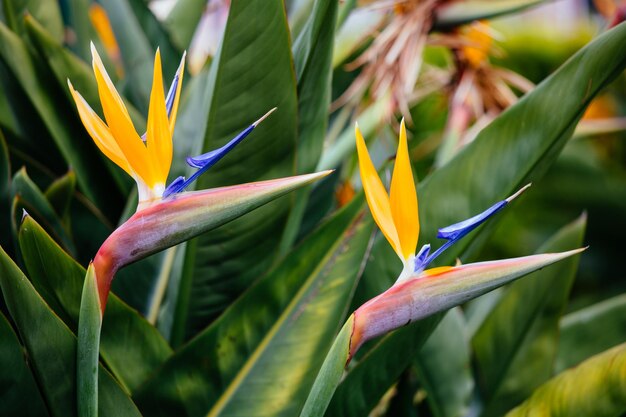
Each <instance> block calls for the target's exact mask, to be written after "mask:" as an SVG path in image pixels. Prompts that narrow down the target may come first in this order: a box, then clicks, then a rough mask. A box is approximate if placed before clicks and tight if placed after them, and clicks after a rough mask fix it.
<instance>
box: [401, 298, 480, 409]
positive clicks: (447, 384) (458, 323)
mask: <svg viewBox="0 0 626 417" xmlns="http://www.w3.org/2000/svg"><path fill="white" fill-rule="evenodd" d="M413 363H414V365H415V367H416V368H417V376H418V378H419V382H420V383H421V385H422V387H423V389H424V390H425V391H426V401H428V404H429V406H430V409H431V410H432V413H433V415H434V416H436V417H458V416H464V415H467V413H468V412H469V405H470V400H471V395H472V389H473V388H474V379H473V377H472V374H471V372H470V369H471V367H470V339H469V334H468V333H467V329H466V323H465V318H464V317H463V313H462V312H461V310H460V308H458V307H457V308H453V309H452V310H450V311H448V313H447V314H446V315H445V316H444V318H443V320H441V322H440V323H439V325H438V326H437V328H436V329H435V331H434V332H433V333H432V334H431V335H430V337H429V338H428V340H427V341H426V343H425V344H424V346H423V347H422V349H421V350H420V351H419V352H418V354H417V355H416V357H415V360H414V361H413Z"/></svg>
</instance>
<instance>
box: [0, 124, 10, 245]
mask: <svg viewBox="0 0 626 417" xmlns="http://www.w3.org/2000/svg"><path fill="white" fill-rule="evenodd" d="M10 196H11V166H10V164H9V148H8V147H7V144H6V141H5V139H4V135H3V134H2V130H0V246H2V247H4V248H7V249H9V248H11V247H12V244H11V240H12V237H11V197H10Z"/></svg>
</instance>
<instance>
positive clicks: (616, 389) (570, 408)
mask: <svg viewBox="0 0 626 417" xmlns="http://www.w3.org/2000/svg"><path fill="white" fill-rule="evenodd" d="M624 412H626V345H625V344H622V345H619V346H616V347H614V348H613V349H610V350H607V351H605V352H603V353H600V354H598V355H596V356H593V357H591V358H590V359H588V360H586V361H585V362H583V363H581V364H580V365H578V366H577V367H575V368H573V369H571V370H569V371H565V372H563V373H561V374H559V375H557V376H556V377H554V378H552V379H551V380H550V381H548V382H546V383H545V384H543V385H542V386H541V387H539V389H537V390H536V391H535V392H534V393H533V395H532V396H531V397H530V398H529V399H528V400H526V401H525V402H524V403H523V404H522V405H520V406H519V407H517V408H516V409H514V410H512V411H511V412H509V413H507V415H506V416H507V417H517V416H519V417H522V416H523V417H540V416H553V417H619V416H621V415H623V413H624Z"/></svg>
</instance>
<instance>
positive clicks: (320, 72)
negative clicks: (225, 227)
mask: <svg viewBox="0 0 626 417" xmlns="http://www.w3.org/2000/svg"><path fill="white" fill-rule="evenodd" d="M336 21H337V0H317V1H316V2H315V4H314V5H313V10H312V11H311V14H310V17H309V19H308V20H307V22H306V25H305V26H304V29H303V30H302V32H301V33H300V35H299V36H298V38H297V39H296V41H295V42H294V46H293V55H294V63H295V68H296V78H297V80H298V147H297V158H296V163H297V167H296V169H297V172H298V173H299V174H300V173H305V172H309V171H311V170H313V169H315V167H316V166H317V164H318V162H319V159H320V157H321V155H322V147H323V145H324V137H325V134H326V126H327V124H328V113H329V106H330V87H331V86H330V84H331V78H332V66H331V59H332V55H333V41H334V34H335V30H334V28H335V25H336ZM309 193H310V190H309V189H304V190H302V191H299V192H298V193H296V194H295V196H294V200H295V204H294V207H293V208H292V210H291V212H290V213H289V218H288V220H287V225H286V226H285V232H284V235H283V237H282V241H281V243H280V252H281V255H284V254H285V253H286V252H287V251H288V249H289V248H290V247H291V245H292V244H293V242H294V241H295V239H296V237H297V234H298V230H299V229H300V223H301V222H302V217H303V216H304V212H305V209H306V206H307V202H308V195H309Z"/></svg>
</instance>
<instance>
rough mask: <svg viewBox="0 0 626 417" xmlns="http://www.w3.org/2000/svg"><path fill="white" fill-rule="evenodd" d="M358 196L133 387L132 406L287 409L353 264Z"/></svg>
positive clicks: (359, 247)
mask: <svg viewBox="0 0 626 417" xmlns="http://www.w3.org/2000/svg"><path fill="white" fill-rule="evenodd" d="M362 204H363V201H362V199H358V200H357V201H355V202H354V203H353V204H352V205H350V206H348V207H346V209H344V210H342V211H340V212H339V213H337V214H336V215H335V216H333V217H332V218H331V219H330V220H328V221H327V222H326V223H325V224H324V225H322V226H321V227H320V228H319V229H318V230H317V231H316V232H315V233H313V234H312V235H311V236H310V237H309V238H307V239H306V240H305V241H303V242H302V244H300V245H299V246H298V247H296V249H294V251H293V252H291V253H290V254H289V255H288V256H287V257H285V258H284V260H283V261H282V262H281V263H280V264H279V265H278V266H277V267H276V268H275V269H274V270H272V272H270V273H268V274H267V275H265V276H263V277H262V278H261V279H260V280H259V281H258V282H257V283H256V284H255V285H254V286H253V287H251V288H250V289H249V290H248V291H247V292H245V293H244V294H243V295H242V296H241V297H240V298H239V299H238V300H237V301H235V302H234V303H233V304H232V305H231V306H230V308H229V309H228V310H226V311H225V312H224V314H223V315H222V316H221V317H220V318H219V319H218V320H217V321H215V322H214V323H213V324H212V325H211V326H209V327H208V328H207V329H206V330H204V331H203V332H202V333H200V334H199V335H198V336H197V337H196V338H194V339H193V340H192V341H190V342H189V343H188V344H187V345H185V346H183V347H182V348H181V349H180V350H179V351H177V352H176V353H175V354H174V355H173V356H172V358H171V359H170V360H168V362H167V363H166V364H165V366H163V368H162V369H161V370H160V371H159V372H158V373H157V374H156V376H155V377H154V378H153V379H151V380H150V381H149V383H147V384H146V385H144V386H143V388H142V389H141V391H140V392H139V393H138V394H137V395H135V396H134V398H135V400H136V401H137V404H138V405H139V406H140V408H141V409H142V412H144V413H146V414H150V415H173V414H175V415H184V416H200V415H206V413H207V412H210V414H211V415H235V414H236V415H246V416H260V415H267V416H277V415H286V416H292V415H297V413H298V412H299V410H300V407H301V406H302V404H303V403H304V399H305V398H306V395H307V393H308V388H309V387H310V385H311V383H312V382H313V378H314V377H315V373H316V371H317V369H318V368H319V366H320V365H321V362H322V360H323V358H324V354H325V352H326V350H327V349H328V348H329V346H330V344H331V342H332V339H333V337H334V336H335V334H336V332H337V330H338V328H339V326H340V324H341V321H342V320H343V319H344V317H345V313H346V311H345V310H346V305H347V304H348V300H349V297H350V296H351V294H352V291H353V289H354V286H355V283H356V279H357V278H358V275H359V272H360V265H361V263H362V260H363V256H364V253H365V250H366V247H367V245H368V241H369V234H370V232H371V224H369V223H365V224H363V222H362V216H361V215H360V208H361V206H362ZM218 358H219V359H218ZM268 380H271V381H272V383H271V384H268V383H266V381H268Z"/></svg>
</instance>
